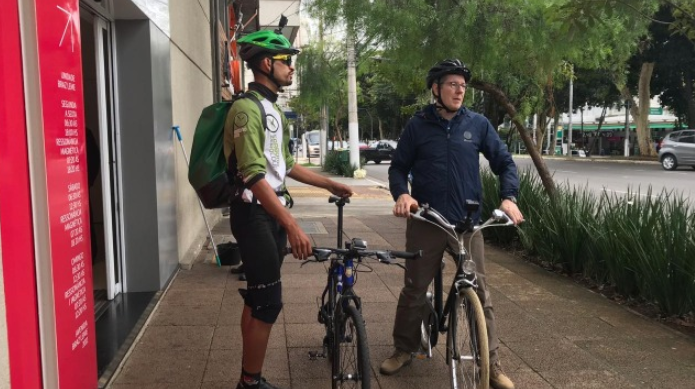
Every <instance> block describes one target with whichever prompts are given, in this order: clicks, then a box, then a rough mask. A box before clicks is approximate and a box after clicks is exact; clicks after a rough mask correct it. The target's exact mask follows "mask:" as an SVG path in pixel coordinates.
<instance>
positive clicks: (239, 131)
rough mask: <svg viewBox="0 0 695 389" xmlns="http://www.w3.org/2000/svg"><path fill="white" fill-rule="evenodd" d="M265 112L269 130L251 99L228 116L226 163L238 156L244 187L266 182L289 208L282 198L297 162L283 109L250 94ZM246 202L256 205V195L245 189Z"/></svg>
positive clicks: (241, 102) (234, 107)
mask: <svg viewBox="0 0 695 389" xmlns="http://www.w3.org/2000/svg"><path fill="white" fill-rule="evenodd" d="M247 93H253V94H254V96H255V97H256V98H257V99H258V101H259V102H260V104H261V105H262V106H263V109H264V110H265V116H266V120H265V122H266V126H265V128H264V126H263V120H262V118H261V114H262V113H261V112H260V110H259V108H258V105H256V103H255V102H254V101H253V100H252V99H250V98H241V99H238V100H237V101H235V102H234V104H233V105H232V107H231V109H230V110H229V112H228V114H227V119H226V121H225V126H224V154H225V158H226V160H227V161H229V157H230V155H231V154H232V153H235V156H236V160H237V169H238V171H239V172H240V173H241V175H242V177H243V181H244V186H246V187H247V188H248V187H250V186H252V185H253V184H254V183H255V182H256V181H258V180H260V179H263V178H265V180H266V181H267V182H268V184H270V186H271V187H272V188H273V189H274V190H275V192H276V193H278V196H279V198H280V201H281V202H282V203H283V205H286V199H285V198H284V196H282V195H281V193H282V192H284V190H285V177H286V176H287V174H288V173H289V172H290V170H292V167H294V163H295V161H294V158H293V157H292V154H291V153H290V152H289V141H290V134H289V124H288V122H287V118H286V117H285V115H284V113H283V112H282V110H281V109H280V107H279V106H278V105H277V104H275V103H272V102H271V101H270V100H268V99H266V98H264V97H263V96H262V95H261V94H259V93H257V92H255V91H250V92H247ZM241 198H242V200H243V201H244V202H249V203H250V202H254V197H253V193H252V192H251V191H250V190H249V189H245V190H244V192H243V193H242V196H241Z"/></svg>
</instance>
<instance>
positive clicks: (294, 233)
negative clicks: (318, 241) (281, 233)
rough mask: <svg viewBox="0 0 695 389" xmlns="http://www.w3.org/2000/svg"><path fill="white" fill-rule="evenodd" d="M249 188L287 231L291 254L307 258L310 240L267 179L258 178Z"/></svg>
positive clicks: (309, 252)
mask: <svg viewBox="0 0 695 389" xmlns="http://www.w3.org/2000/svg"><path fill="white" fill-rule="evenodd" d="M249 189H251V192H253V195H254V197H255V198H256V199H258V201H259V202H260V203H261V206H262V207H263V209H265V211H266V212H268V214H270V216H272V217H273V218H274V219H275V220H277V221H278V223H280V225H281V226H282V227H283V228H284V229H285V231H286V232H287V241H288V243H289V244H290V247H291V248H292V255H293V256H294V257H295V258H298V259H305V258H308V257H309V256H310V255H311V240H309V237H308V236H307V235H306V234H305V233H304V231H303V230H302V229H301V227H299V224H297V220H295V218H294V217H293V216H292V215H291V214H290V212H289V211H288V210H287V208H285V207H284V206H283V205H282V203H281V202H280V200H279V199H278V196H277V194H275V191H274V190H273V188H272V187H271V186H270V184H268V181H266V180H265V178H263V179H260V180H258V181H256V182H255V183H254V184H253V185H252V186H251V188H249Z"/></svg>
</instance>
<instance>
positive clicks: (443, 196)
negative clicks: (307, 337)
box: [380, 59, 524, 389]
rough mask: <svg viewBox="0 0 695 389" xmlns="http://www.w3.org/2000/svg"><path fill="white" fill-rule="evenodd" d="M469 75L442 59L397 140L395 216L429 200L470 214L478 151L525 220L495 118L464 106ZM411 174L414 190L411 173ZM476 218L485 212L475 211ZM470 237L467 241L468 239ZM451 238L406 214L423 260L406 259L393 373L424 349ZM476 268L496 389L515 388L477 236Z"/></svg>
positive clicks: (457, 216)
mask: <svg viewBox="0 0 695 389" xmlns="http://www.w3.org/2000/svg"><path fill="white" fill-rule="evenodd" d="M470 79H471V72H470V70H468V68H467V67H466V66H465V65H464V64H462V63H461V61H459V60H457V59H453V60H450V59H448V60H444V61H442V62H440V63H438V64H437V65H435V66H434V67H432V69H430V71H429V73H428V74H427V88H429V89H431V91H432V96H433V97H434V100H435V103H434V104H431V105H429V106H427V107H426V108H425V109H424V110H422V111H420V112H417V113H416V114H415V115H414V116H413V117H412V118H411V119H410V121H409V122H408V124H407V125H406V127H405V130H404V131H403V134H402V135H401V138H400V140H399V141H398V147H397V148H396V152H395V154H394V156H393V160H392V161H391V167H390V168H389V185H390V189H391V195H392V196H393V198H394V200H395V201H396V204H395V205H394V207H393V214H394V215H396V216H399V217H409V216H410V212H411V211H415V210H417V208H418V204H424V203H427V204H429V205H430V206H432V207H433V208H434V209H436V210H437V211H439V212H440V213H441V214H442V215H444V216H445V217H446V218H447V220H449V221H450V222H451V223H456V222H458V221H461V220H463V219H464V218H465V217H466V216H467V214H466V210H465V204H466V200H475V201H478V202H479V203H481V204H482V184H481V181H480V165H479V154H480V153H483V155H484V156H485V158H487V160H488V161H489V163H490V168H491V169H492V171H493V172H494V173H495V174H497V175H498V176H499V179H500V200H501V205H500V207H499V208H500V209H501V210H503V211H504V212H505V213H506V214H507V215H508V216H509V217H510V218H511V219H512V221H513V222H514V223H515V224H518V223H521V222H522V221H523V220H524V218H523V215H522V214H521V212H520V211H519V208H518V207H517V204H516V203H517V201H516V198H517V195H518V191H519V177H518V175H517V169H516V165H515V164H514V161H513V160H512V157H511V155H510V154H509V152H508V151H507V148H506V146H505V145H504V143H503V142H502V141H501V140H500V138H499V136H498V135H497V132H496V131H495V129H494V128H493V127H492V125H491V124H490V122H489V121H488V120H487V119H486V118H485V117H484V116H482V115H479V114H477V113H475V112H471V111H470V110H468V109H466V108H465V107H464V106H463V99H464V95H465V93H466V87H467V83H468V81H469V80H470ZM410 172H412V177H413V178H412V195H411V194H410V193H409V191H408V174H409V173H410ZM473 217H474V220H475V222H476V223H477V221H478V220H479V218H480V212H479V211H478V213H477V214H476V215H473ZM466 242H468V238H466ZM451 243H452V242H447V235H446V233H445V232H444V231H442V230H440V229H439V228H437V227H436V226H433V225H430V224H427V223H423V222H418V221H416V220H414V219H408V222H407V228H406V250H409V251H413V250H423V258H421V259H418V260H414V261H407V262H406V273H405V278H404V279H405V285H404V287H403V290H402V291H401V294H400V297H399V299H398V308H397V311H396V319H395V325H394V329H393V340H394V346H395V349H396V350H395V352H394V354H393V355H392V356H391V357H389V358H388V359H386V360H385V361H384V362H383V363H382V364H381V369H380V371H381V373H382V374H385V375H390V374H394V373H396V372H397V371H399V370H400V369H401V368H403V367H404V366H406V365H408V364H409V363H410V362H411V358H412V353H414V352H416V351H418V350H419V348H420V337H421V333H420V324H421V323H422V314H421V313H422V312H423V308H424V305H425V294H426V292H427V287H428V285H429V284H430V283H431V282H432V279H433V278H434V276H435V274H436V273H437V271H438V269H439V267H440V265H441V259H442V257H443V254H444V250H445V248H446V246H447V245H448V244H451ZM467 249H468V250H469V252H470V253H471V254H472V256H473V259H474V261H475V263H476V266H477V272H478V290H477V293H478V297H479V298H480V302H481V303H482V305H483V307H484V311H485V319H486V322H487V329H488V338H489V343H490V386H491V387H492V388H494V389H513V388H514V384H513V383H512V381H511V380H510V379H509V378H508V377H507V376H506V375H505V374H504V372H503V371H502V369H501V367H500V363H499V356H498V348H499V340H498V339H497V336H496V334H495V316H494V312H493V310H492V303H491V301H490V293H489V291H488V289H487V285H486V281H485V261H484V255H485V254H484V242H483V237H482V235H481V234H480V233H478V234H476V236H475V238H474V240H473V242H472V243H471V247H467Z"/></svg>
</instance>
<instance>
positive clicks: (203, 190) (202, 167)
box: [188, 93, 266, 209]
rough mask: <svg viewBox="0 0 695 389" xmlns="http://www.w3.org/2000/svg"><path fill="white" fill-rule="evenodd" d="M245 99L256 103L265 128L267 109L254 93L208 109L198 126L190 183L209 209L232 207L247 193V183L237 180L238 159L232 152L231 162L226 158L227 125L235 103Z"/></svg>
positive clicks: (201, 115)
mask: <svg viewBox="0 0 695 389" xmlns="http://www.w3.org/2000/svg"><path fill="white" fill-rule="evenodd" d="M241 98H249V99H251V100H252V101H254V102H255V103H256V105H257V106H258V109H259V110H260V112H261V118H262V120H263V127H264V128H265V127H266V117H265V110H264V109H263V105H262V104H261V102H260V101H258V98H257V97H256V95H254V94H253V93H248V94H244V93H240V94H237V95H235V96H234V97H233V98H232V100H231V101H222V102H219V103H215V104H212V105H209V106H207V107H205V108H204V109H203V112H202V113H201V114H200V118H198V124H197V125H196V127H195V133H194V134H193V145H192V146H191V158H190V162H189V165H188V181H189V182H190V183H191V185H192V186H193V189H195V191H196V193H197V194H198V197H199V198H200V201H201V203H203V206H204V207H205V208H207V209H214V208H224V207H228V206H229V203H230V201H231V200H232V199H233V198H234V197H236V196H239V195H241V192H242V191H243V182H241V179H240V178H239V177H237V171H236V156H235V155H234V153H232V155H231V156H230V160H229V161H226V160H225V158H224V122H225V120H226V119H227V113H228V112H229V110H230V109H231V108H232V105H233V104H234V102H236V101H237V100H239V99H241Z"/></svg>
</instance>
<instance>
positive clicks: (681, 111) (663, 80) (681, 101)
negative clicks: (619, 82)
mask: <svg viewBox="0 0 695 389" xmlns="http://www.w3.org/2000/svg"><path fill="white" fill-rule="evenodd" d="M675 12H676V10H674V9H673V6H671V5H665V6H662V7H661V8H660V10H659V12H658V13H657V14H656V16H655V17H654V18H655V19H657V20H659V21H665V22H667V23H669V24H663V23H656V22H653V23H652V24H651V25H650V27H649V30H650V33H651V36H652V39H653V43H652V45H651V48H650V55H651V56H652V57H653V58H654V61H655V66H654V78H653V81H652V86H653V92H652V94H655V91H656V92H658V93H659V97H660V99H661V104H662V105H663V106H666V107H668V108H669V109H670V110H671V111H673V112H674V114H675V115H676V116H678V117H679V118H680V121H681V122H683V123H687V126H688V127H689V128H693V127H695V71H693V70H692V69H695V45H694V44H693V41H695V39H693V38H689V37H688V36H686V35H685V34H684V33H683V31H684V28H683V27H677V28H676V27H674V25H675V24H676V20H677V19H676V17H675V16H674V13H675ZM686 31H688V30H686ZM632 81H633V82H634V80H632Z"/></svg>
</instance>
